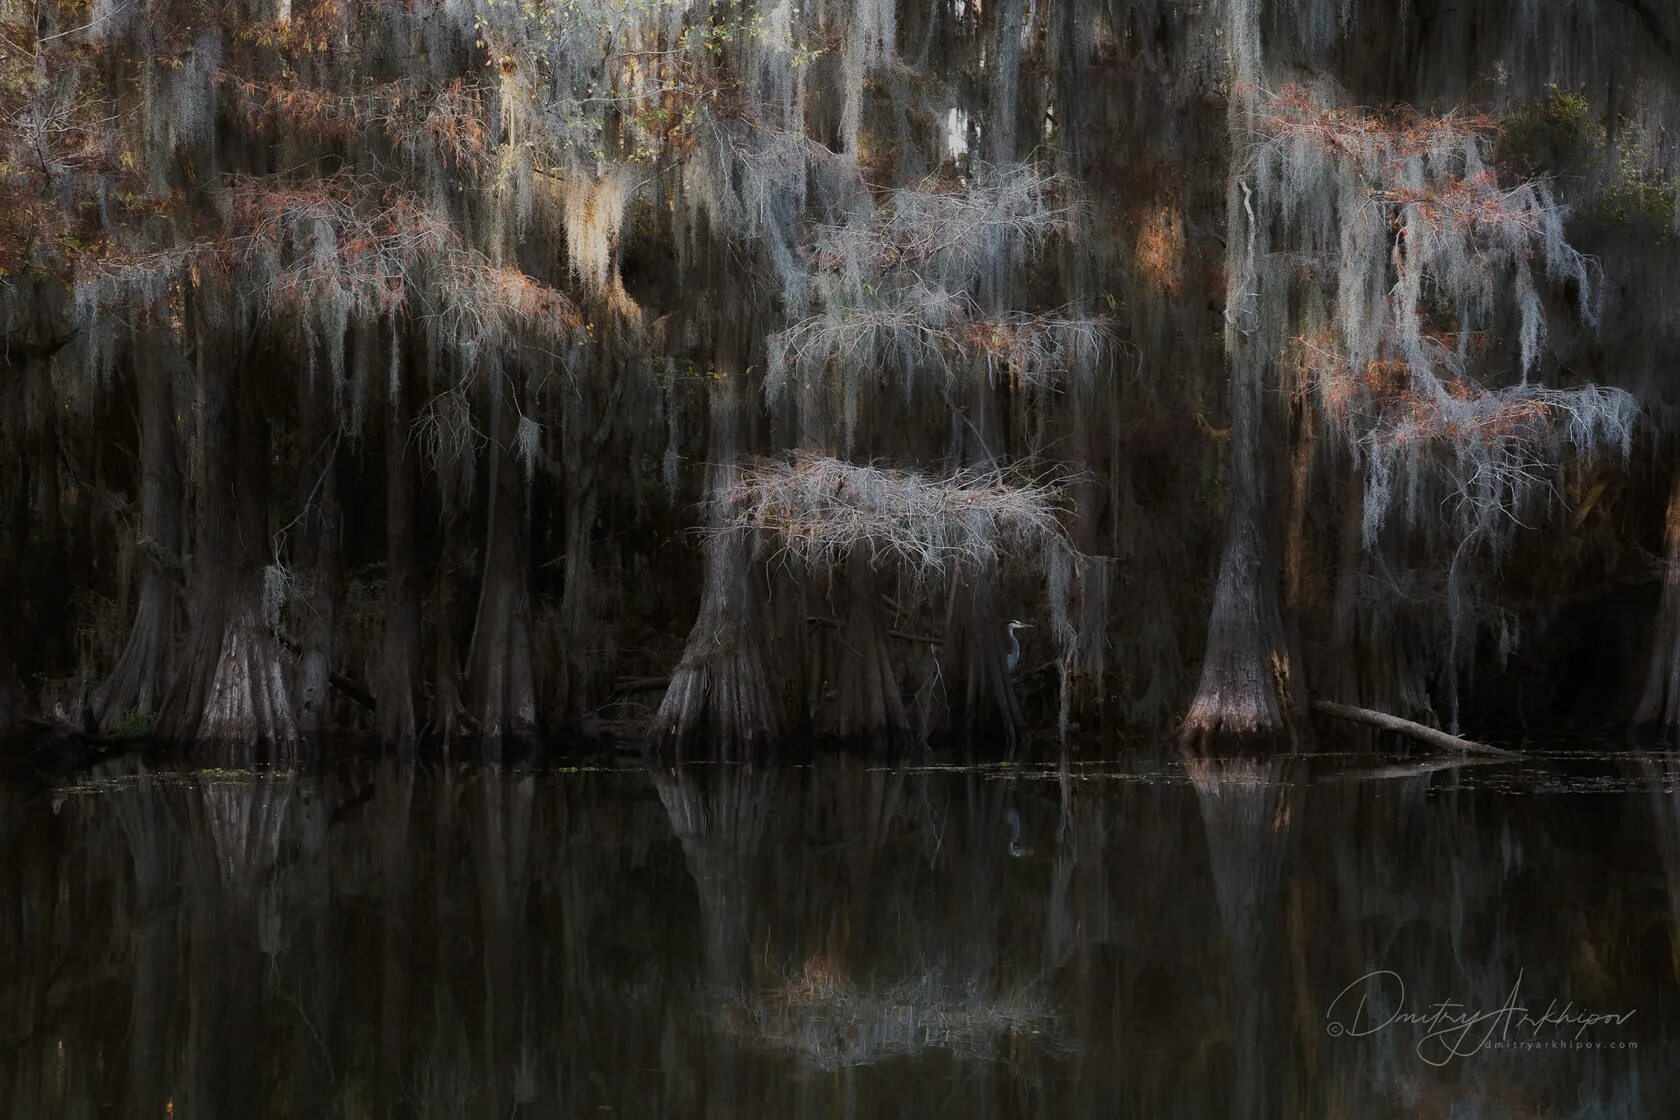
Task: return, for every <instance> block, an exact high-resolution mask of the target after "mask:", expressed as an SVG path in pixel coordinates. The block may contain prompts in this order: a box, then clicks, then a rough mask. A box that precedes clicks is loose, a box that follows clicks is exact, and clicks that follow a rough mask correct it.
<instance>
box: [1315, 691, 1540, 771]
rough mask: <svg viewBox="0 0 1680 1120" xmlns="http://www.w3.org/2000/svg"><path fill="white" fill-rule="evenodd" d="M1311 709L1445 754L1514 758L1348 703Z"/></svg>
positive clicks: (1327, 703) (1512, 754)
mask: <svg viewBox="0 0 1680 1120" xmlns="http://www.w3.org/2000/svg"><path fill="white" fill-rule="evenodd" d="M1312 710H1313V711H1315V712H1317V713H1318V714H1319V715H1323V716H1329V717H1330V718H1331V719H1345V720H1349V721H1351V722H1353V723H1363V724H1368V725H1369V726H1371V727H1376V728H1380V729H1382V730H1383V731H1393V732H1395V733H1396V734H1399V735H1406V736H1409V737H1411V738H1413V739H1416V740H1418V741H1419V742H1422V743H1428V744H1429V745H1430V746H1432V747H1440V748H1441V749H1442V750H1448V751H1465V752H1467V753H1469V754H1482V755H1489V756H1493V757H1499V758H1515V757H1517V752H1515V751H1507V750H1503V749H1501V748H1499V747H1490V746H1488V745H1487V744H1486V743H1478V742H1476V741H1474V740H1472V739H1464V738H1461V737H1459V736H1457V735H1453V734H1451V733H1449V732H1446V731H1442V730H1441V729H1440V728H1438V727H1428V726H1426V725H1424V724H1421V723H1414V722H1413V721H1411V720H1409V719H1401V718H1400V717H1399V716H1391V715H1389V714H1388V713H1386V712H1373V711H1372V710H1371V709H1369V708H1355V707H1353V706H1352V705H1351V704H1333V703H1331V702H1330V701H1328V700H1314V701H1313V703H1312Z"/></svg>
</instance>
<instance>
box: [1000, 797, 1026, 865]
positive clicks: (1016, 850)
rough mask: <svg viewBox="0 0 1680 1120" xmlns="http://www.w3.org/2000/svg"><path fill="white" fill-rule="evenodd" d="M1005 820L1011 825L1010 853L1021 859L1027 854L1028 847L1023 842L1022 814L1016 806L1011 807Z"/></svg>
mask: <svg viewBox="0 0 1680 1120" xmlns="http://www.w3.org/2000/svg"><path fill="white" fill-rule="evenodd" d="M1004 821H1005V822H1006V823H1007V824H1008V825H1009V854H1010V855H1011V856H1012V857H1014V858H1015V859H1020V858H1021V857H1022V856H1024V855H1026V854H1027V847H1026V845H1025V844H1023V843H1021V814H1020V813H1017V812H1016V811H1015V806H1013V805H1011V806H1010V807H1009V812H1008V813H1006V814H1005V815H1004Z"/></svg>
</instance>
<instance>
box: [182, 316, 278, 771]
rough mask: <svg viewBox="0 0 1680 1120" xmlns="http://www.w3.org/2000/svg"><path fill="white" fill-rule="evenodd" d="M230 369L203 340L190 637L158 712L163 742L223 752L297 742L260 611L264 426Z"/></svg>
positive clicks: (265, 556)
mask: <svg viewBox="0 0 1680 1120" xmlns="http://www.w3.org/2000/svg"><path fill="white" fill-rule="evenodd" d="M246 380H247V379H246V378H244V377H243V376H242V373H241V371H240V370H239V368H238V367H237V366H232V367H223V368H222V369H212V368H211V364H210V363H209V362H207V361H205V357H204V354H203V351H202V343H201V346H200V356H199V381H198V383H199V387H200V389H199V391H200V400H199V408H200V423H201V424H202V432H201V434H200V437H199V439H200V444H201V447H202V453H201V456H200V458H201V472H202V473H201V475H200V478H199V481H198V486H197V491H198V493H197V519H196V520H197V533H196V536H197V542H198V543H197V549H196V557H195V559H196V562H197V567H196V571H195V573H194V579H193V583H192V603H193V610H194V616H193V620H192V630H191V634H190V636H189V637H188V639H187V644H186V648H185V650H184V651H183V653H182V657H181V659H180V663H179V665H178V667H177V670H176V673H175V680H174V683H173V684H172V685H171V687H170V690H169V693H168V695H167V697H166V698H165V700H164V703H163V707H162V709H161V710H160V711H159V713H158V721H157V729H158V735H159V737H160V738H162V739H164V740H167V741H175V742H181V743H200V744H211V743H222V744H224V745H226V747H227V748H228V750H229V752H230V754H231V753H232V752H237V753H238V754H239V755H243V754H244V752H245V751H247V750H249V749H252V748H258V747H267V748H270V749H276V750H284V749H287V748H289V747H290V746H292V745H293V744H295V742H296V740H297V738H298V730H297V722H296V719H295V718H294V716H293V710H292V702H291V693H290V691H289V689H288V688H287V682H286V673H285V670H284V666H283V665H282V664H281V661H280V653H279V646H278V644H277V643H276V641H275V640H274V636H273V635H272V634H271V633H270V632H269V627H268V620H267V618H265V614H264V610H263V582H264V581H263V568H264V567H265V565H266V564H267V563H268V561H269V559H270V557H269V535H268V503H267V494H268V425H267V423H266V421H264V420H263V419H262V418H261V417H260V416H259V415H258V414H257V409H258V404H257V402H256V400H255V399H254V394H252V393H251V392H249V390H250V389H251V388H252V387H251V386H249V385H248V384H246V383H245V381H246Z"/></svg>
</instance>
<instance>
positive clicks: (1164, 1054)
mask: <svg viewBox="0 0 1680 1120" xmlns="http://www.w3.org/2000/svg"><path fill="white" fill-rule="evenodd" d="M1530 769H1531V770H1533V772H1534V773H1535V774H1536V775H1541V774H1542V773H1543V780H1541V779H1540V778H1538V777H1537V778H1536V780H1534V781H1532V782H1526V783H1525V782H1524V781H1522V780H1521V779H1520V778H1513V777H1511V776H1509V775H1508V774H1507V775H1505V776H1503V777H1501V778H1500V779H1499V781H1498V782H1497V783H1494V782H1490V781H1489V780H1488V777H1487V776H1488V774H1489V773H1490V772H1489V771H1488V770H1486V769H1479V770H1475V771H1466V772H1458V771H1451V772H1447V771H1439V772H1428V771H1421V770H1420V771H1416V772H1408V771H1407V770H1405V769H1404V768H1400V767H1391V768H1387V769H1385V770H1383V771H1381V772H1378V771H1375V770H1371V769H1369V768H1367V771H1366V772H1363V773H1362V774H1357V775H1349V774H1346V773H1343V774H1339V775H1335V776H1337V777H1340V778H1346V777H1349V776H1363V777H1365V778H1368V779H1370V780H1362V781H1345V780H1341V781H1327V780H1324V779H1325V777H1326V775H1325V774H1324V773H1323V768H1322V767H1321V766H1320V767H1315V766H1314V765H1310V764H1308V763H1302V762H1296V763H1291V764H1283V763H1276V764H1272V765H1267V766H1259V765H1254V764H1243V763H1223V764H1218V763H1195V764H1190V765H1189V766H1187V767H1179V766H1177V765H1176V764H1158V765H1153V766H1128V767H1116V766H1084V767H1073V766H1064V767H1062V768H1060V769H1058V768H1054V767H1051V768H1047V769H1044V770H1031V769H1025V768H1010V767H994V768H987V769H979V770H957V769H933V768H925V769H915V768H897V769H894V768H884V767H878V766H870V765H866V764H863V763H860V762H857V761H853V760H849V759H834V760H830V761H825V762H824V763H822V764H821V765H820V766H817V767H814V768H751V767H736V766H688V767H682V768H675V769H671V768H658V769H653V770H651V771H637V770H624V771H610V770H601V771H583V772H580V771H555V770H547V771H528V770H525V771H522V770H514V769H508V768H501V767H493V766H487V767H476V768H446V769H440V770H420V771H416V770H415V769H414V768H412V767H410V766H404V765H397V764H389V765H373V764H364V765H361V766H360V767H359V768H352V769H347V770H336V771H332V772H329V773H324V774H308V775H298V774H288V773H266V774H265V773H251V772H242V771H202V772H193V773H153V772H149V771H147V770H146V769H144V768H143V767H140V766H138V765H137V764H135V763H133V762H128V763H124V764H120V765H119V764H113V765H112V766H111V767H110V768H108V769H107V770H105V771H103V772H100V773H98V774H96V775H94V776H93V778H92V779H90V780H88V781H85V782H83V783H81V784H79V785H77V786H74V787H68V788H60V789H47V790H39V789H36V790H30V789H26V788H24V787H21V786H0V832H3V839H4V844H5V851H6V858H5V859H4V860H3V861H0V877H3V878H0V897H3V899H4V905H3V907H0V947H3V948H4V956H3V958H0V965H3V967H0V1099H4V1100H5V1101H7V1102H8V1103H9V1104H10V1106H11V1107H10V1112H9V1114H10V1115H14V1116H67V1117H74V1116H122V1117H128V1116H166V1115H173V1116H176V1117H226V1116H285V1117H294V1116H295V1117H331V1116H346V1117H363V1116H381V1117H382V1116H411V1117H434V1116H436V1117H464V1116H474V1117H477V1116H483V1117H507V1116H521V1115H524V1116H579V1115H589V1114H603V1113H606V1114H610V1113H620V1114H624V1115H632V1116H664V1115H674V1116H717V1117H724V1116H804V1115H812V1116H828V1115H838V1116H875V1115H916V1116H921V1115H947V1114H956V1115H968V1116H974V1117H1006V1116H1046V1115H1055V1116H1113V1115H1135V1116H1149V1117H1186V1118H1188V1117H1274V1116H1279V1117H1295V1116H1300V1117H1321V1116H1348V1117H1361V1118H1366V1117H1372V1118H1381V1117H1391V1116H1392V1117H1401V1116H1406V1117H1414V1116H1426V1117H1429V1116H1440V1117H1447V1116H1452V1117H1461V1118H1478V1117H1490V1118H1491V1117H1519V1116H1520V1117H1528V1116H1548V1117H1550V1116H1557V1117H1567V1116H1581V1117H1589V1116H1590V1117H1607V1118H1618V1117H1629V1118H1631V1117H1641V1116H1648V1115H1660V1114H1663V1112H1664V1109H1665V1108H1666V1106H1667V1104H1668V1103H1669V1102H1672V1101H1674V1100H1680V1083H1677V1080H1676V1072H1677V1071H1676V1064H1677V1063H1676V1059H1675V1054H1674V1052H1673V1049H1674V1048H1673V1046H1672V1045H1671V1043H1672V1041H1673V1035H1672V1033H1671V1031H1670V1029H1669V1026H1668V1024H1669V1022H1670V1020H1671V1018H1672V1017H1673V1016H1674V1015H1675V1013H1676V1010H1677V1008H1676V997H1677V995H1680V991H1677V986H1680V985H1677V977H1680V948H1677V947H1680V793H1676V790H1677V789H1680V770H1677V769H1676V767H1675V764H1674V763H1673V762H1672V761H1670V760H1666V759H1662V758H1635V759H1631V760H1622V761H1602V760H1601V761H1599V762H1597V763H1596V764H1593V765H1588V764H1587V763H1586V762H1584V761H1582V760H1580V759H1574V760H1568V761H1567V762H1566V763H1564V764H1548V765H1533V764H1530ZM1606 779H1609V781H1608V784H1607V781H1606ZM1374 973H1375V974H1378V975H1374V976H1372V975H1370V974H1374ZM1362 978H1364V979H1362ZM1514 987H1515V988H1516V989H1517V991H1518V993H1519V996H1520V1000H1519V1002H1520V1004H1521V1006H1523V1007H1525V1008H1527V1009H1528V1012H1529V1014H1530V1016H1531V1018H1535V1017H1539V1016H1540V1013H1541V1012H1542V1011H1543V1010H1544V1009H1545V1008H1546V1007H1547V1005H1548V1004H1551V1003H1553V1001H1555V1005H1554V1006H1555V1007H1557V1008H1562V1007H1563V1006H1564V1005H1565V1004H1568V1005H1569V1007H1570V1008H1572V1009H1573V1011H1572V1012H1571V1013H1573V1014H1576V1015H1577V1016H1579V1014H1581V1013H1586V1012H1595V1013H1615V1014H1622V1013H1626V1012H1629V1011H1631V1012H1633V1014H1632V1016H1631V1017H1630V1018H1625V1019H1624V1020H1623V1021H1619V1022H1613V1023H1612V1022H1608V1021H1601V1022H1598V1023H1594V1024H1591V1025H1588V1026H1585V1027H1583V1026H1581V1025H1580V1024H1579V1022H1578V1021H1577V1022H1570V1023H1569V1024H1568V1025H1567V1026H1560V1025H1558V1024H1556V1023H1552V1024H1546V1025H1543V1026H1541V1027H1535V1026H1534V1025H1533V1024H1532V1023H1530V1024H1528V1025H1526V1026H1525V1025H1523V1024H1522V1023H1521V1022H1520V1021H1519V1020H1518V1019H1517V1018H1516V1014H1515V1013H1514V1012H1507V1013H1506V1015H1505V1018H1503V1019H1501V1018H1499V1017H1498V1016H1499V1014H1500V1011H1499V1009H1500V1008H1502V1007H1505V1006H1506V1005H1507V1004H1508V1003H1509V997H1510V996H1511V993H1512V991H1513V988H1514ZM1443 1001H1451V1002H1452V1003H1454V1004H1456V1005H1458V1008H1457V1010H1455V1011H1453V1012H1452V1013H1453V1014H1459V1015H1463V1014H1472V1015H1474V1014H1481V1015H1483V1016H1484V1018H1483V1019H1481V1020H1479V1021H1477V1022H1476V1023H1474V1024H1472V1028H1473V1029H1468V1030H1465V1031H1462V1032H1453V1031H1450V1030H1445V1029H1443V1023H1442V1021H1440V1020H1439V1019H1438V1020H1437V1021H1436V1023H1435V1028H1436V1029H1435V1030H1434V1032H1433V1035H1432V1033H1431V1028H1430V1027H1428V1026H1424V1025H1420V1024H1417V1023H1413V1022H1397V1023H1390V1024H1389V1025H1387V1026H1382V1025H1381V1024H1382V1023H1384V1022H1385V1021H1386V1020H1388V1019H1389V1018H1391V1017H1392V1016H1393V1015H1394V1014H1395V1013H1396V1012H1399V1011H1405V1012H1411V1013H1418V1014H1419V1015H1420V1016H1426V1015H1427V1014H1428V1013H1429V1010H1430V1006H1431V1005H1433V1004H1437V1003H1440V1002H1443ZM1490 1015H1491V1016H1494V1017H1493V1018H1491V1019H1489V1018H1487V1016H1490ZM1446 1025H1447V1026H1450V1023H1447V1024H1446ZM1484 1036H1490V1037H1484ZM1577 1036H1579V1038H1578V1041H1581V1042H1590V1043H1596V1044H1598V1048H1594V1049H1586V1048H1572V1049H1545V1050H1533V1049H1529V1050H1520V1049H1515V1048H1512V1047H1510V1046H1508V1045H1507V1046H1505V1047H1503V1048H1500V1047H1496V1046H1493V1045H1486V1044H1484V1043H1486V1042H1489V1041H1492V1042H1495V1043H1497V1042H1507V1043H1508V1042H1513V1041H1521V1042H1532V1041H1535V1040H1541V1041H1546V1042H1549V1043H1552V1042H1556V1041H1558V1040H1560V1039H1562V1040H1566V1041H1571V1042H1573V1041H1577ZM1478 1040H1480V1041H1478ZM1630 1043H1631V1044H1635V1045H1636V1047H1637V1048H1634V1049H1629V1048H1626V1046H1627V1044H1630Z"/></svg>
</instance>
